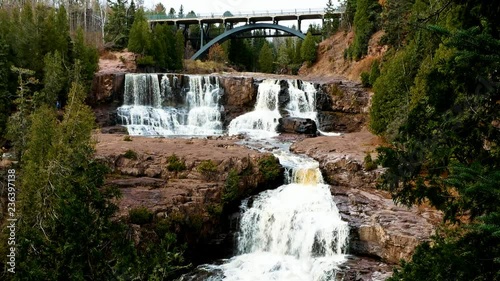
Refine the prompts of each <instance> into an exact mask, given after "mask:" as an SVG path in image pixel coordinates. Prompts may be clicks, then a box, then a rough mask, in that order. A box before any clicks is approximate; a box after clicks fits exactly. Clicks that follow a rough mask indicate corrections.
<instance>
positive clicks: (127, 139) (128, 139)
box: [123, 135, 132, 141]
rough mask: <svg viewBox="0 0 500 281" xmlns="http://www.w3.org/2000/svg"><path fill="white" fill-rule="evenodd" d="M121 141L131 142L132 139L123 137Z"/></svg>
mask: <svg viewBox="0 0 500 281" xmlns="http://www.w3.org/2000/svg"><path fill="white" fill-rule="evenodd" d="M123 141H132V138H131V137H130V136H128V135H127V136H124V137H123Z"/></svg>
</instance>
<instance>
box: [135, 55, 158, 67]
mask: <svg viewBox="0 0 500 281" xmlns="http://www.w3.org/2000/svg"><path fill="white" fill-rule="evenodd" d="M136 62H137V65H138V66H153V65H155V60H154V58H153V57H152V56H144V57H140V58H137V61H136Z"/></svg>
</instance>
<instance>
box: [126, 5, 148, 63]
mask: <svg viewBox="0 0 500 281" xmlns="http://www.w3.org/2000/svg"><path fill="white" fill-rule="evenodd" d="M127 48H128V50H129V51H131V52H134V53H137V54H142V55H144V54H145V53H146V51H147V50H149V49H151V33H150V31H149V26H148V21H147V20H146V17H145V16H144V11H143V10H142V8H141V9H139V10H138V11H137V12H136V13H135V17H134V23H133V24H132V27H131V29H130V33H129V40H128V47H127Z"/></svg>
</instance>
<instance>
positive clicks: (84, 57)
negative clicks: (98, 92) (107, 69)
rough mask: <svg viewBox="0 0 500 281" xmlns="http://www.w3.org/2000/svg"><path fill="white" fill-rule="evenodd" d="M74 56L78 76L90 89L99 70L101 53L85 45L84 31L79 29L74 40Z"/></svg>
mask: <svg viewBox="0 0 500 281" xmlns="http://www.w3.org/2000/svg"><path fill="white" fill-rule="evenodd" d="M73 56H74V58H75V60H74V62H75V64H78V65H79V66H74V69H75V71H77V72H78V74H77V75H78V76H79V77H80V79H82V80H83V82H84V83H85V84H84V85H85V86H86V87H88V88H90V87H89V86H90V83H91V82H92V80H93V79H94V74H95V72H96V71H97V69H98V68H99V64H98V63H99V53H98V52H97V49H95V48H93V47H91V46H89V45H87V44H86V43H85V37H84V34H83V29H81V28H79V29H78V30H77V31H76V36H75V39H74V40H73Z"/></svg>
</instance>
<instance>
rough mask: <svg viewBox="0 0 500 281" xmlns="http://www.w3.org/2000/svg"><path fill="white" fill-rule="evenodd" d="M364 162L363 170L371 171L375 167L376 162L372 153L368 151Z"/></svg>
mask: <svg viewBox="0 0 500 281" xmlns="http://www.w3.org/2000/svg"><path fill="white" fill-rule="evenodd" d="M364 164H365V170H367V171H373V170H375V169H377V163H375V161H373V159H372V155H371V154H370V153H368V152H367V153H366V156H365V161H364Z"/></svg>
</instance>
